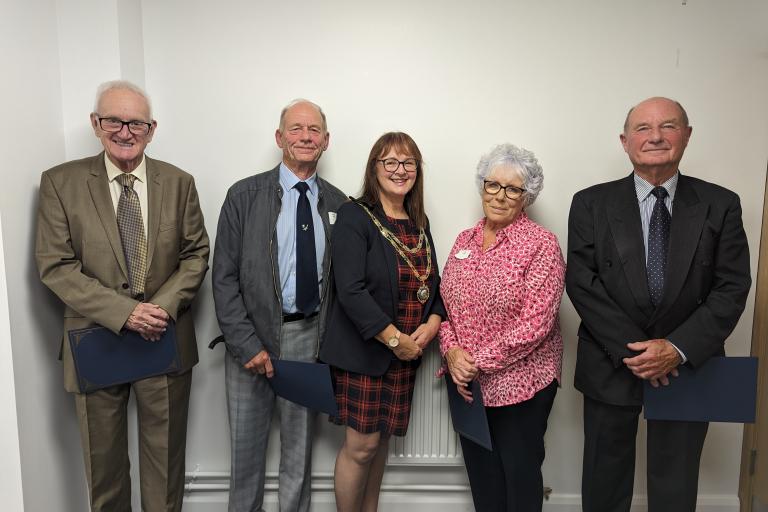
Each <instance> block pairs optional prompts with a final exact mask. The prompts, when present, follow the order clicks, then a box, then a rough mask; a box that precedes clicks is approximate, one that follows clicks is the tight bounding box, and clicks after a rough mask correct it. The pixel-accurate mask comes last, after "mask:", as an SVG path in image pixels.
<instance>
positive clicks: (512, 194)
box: [483, 180, 525, 199]
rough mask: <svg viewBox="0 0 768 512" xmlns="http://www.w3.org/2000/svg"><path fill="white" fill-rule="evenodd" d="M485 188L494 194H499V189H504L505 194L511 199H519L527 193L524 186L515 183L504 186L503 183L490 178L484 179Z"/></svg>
mask: <svg viewBox="0 0 768 512" xmlns="http://www.w3.org/2000/svg"><path fill="white" fill-rule="evenodd" d="M483 190H485V191H486V192H488V193H489V194H491V195H492V196H495V195H496V194H498V193H499V190H503V191H504V195H505V196H507V198H509V199H519V198H520V196H522V195H523V194H525V189H524V188H520V187H516V186H514V185H507V186H506V187H502V186H501V184H499V183H496V182H495V181H488V180H483Z"/></svg>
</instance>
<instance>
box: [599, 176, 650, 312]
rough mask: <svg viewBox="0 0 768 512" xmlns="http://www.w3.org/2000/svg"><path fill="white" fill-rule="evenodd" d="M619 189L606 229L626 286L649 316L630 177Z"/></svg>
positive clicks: (637, 211)
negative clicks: (608, 231) (617, 257)
mask: <svg viewBox="0 0 768 512" xmlns="http://www.w3.org/2000/svg"><path fill="white" fill-rule="evenodd" d="M619 186H620V190H619V191H618V193H617V194H616V196H615V197H614V198H613V201H612V203H610V204H609V205H608V208H607V213H608V225H609V227H610V230H611V234H612V235H613V241H614V243H615V244H616V250H617V251H618V253H619V256H620V258H621V265H622V268H623V269H624V275H625V276H626V278H627V281H628V282H629V288H630V290H629V291H630V293H632V295H633V296H634V297H635V302H636V303H637V305H638V306H639V307H640V309H641V310H642V311H643V312H644V313H645V314H646V315H647V316H651V314H652V313H653V309H654V308H653V306H652V304H651V297H650V295H649V293H648V278H647V276H646V271H645V243H644V241H643V227H642V225H641V224H640V209H639V207H638V204H637V192H636V191H635V183H634V178H633V175H632V174H630V175H629V176H628V177H627V178H626V179H624V180H622V181H621V183H620V185H619ZM618 263H619V262H616V264H618Z"/></svg>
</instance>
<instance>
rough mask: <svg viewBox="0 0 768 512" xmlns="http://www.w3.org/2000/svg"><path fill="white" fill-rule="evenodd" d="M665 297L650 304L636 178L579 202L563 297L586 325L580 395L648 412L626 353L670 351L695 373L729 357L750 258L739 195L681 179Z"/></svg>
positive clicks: (584, 194)
mask: <svg viewBox="0 0 768 512" xmlns="http://www.w3.org/2000/svg"><path fill="white" fill-rule="evenodd" d="M669 244H670V245H669V256H668V261H667V276H666V280H665V289H664V296H663V297H662V300H661V303H660V304H659V306H658V307H657V308H654V307H653V305H652V304H651V299H650V295H649V293H648V284H647V278H646V269H645V245H644V242H643V234H642V227H641V224H640V211H639V207H638V204H637V194H636V192H635V184H634V178H633V175H632V174H630V175H629V176H628V177H626V178H624V179H621V180H617V181H612V182H609V183H603V184H600V185H595V186H593V187H590V188H588V189H585V190H582V191H581V192H578V193H577V194H576V195H575V196H574V197H573V202H572V204H571V211H570V216H569V219H568V269H567V272H566V289H567V291H568V296H569V297H570V298H571V301H572V302H573V305H574V306H575V308H576V311H577V312H578V313H579V316H581V325H580V327H579V345H578V352H577V359H576V378H575V385H576V388H577V389H579V390H580V391H581V392H583V393H584V394H585V395H587V396H590V397H591V398H594V399H596V400H601V401H604V402H607V403H612V404H616V405H639V404H641V403H642V389H643V388H642V380H641V379H639V378H637V377H635V376H634V375H633V374H632V372H630V371H629V370H628V369H627V367H626V366H625V365H624V364H623V363H622V361H621V360H622V358H624V357H632V356H633V355H636V353H634V352H632V351H630V350H629V349H628V348H627V347H626V344H627V343H630V342H634V341H644V340H648V339H655V338H665V339H668V340H669V341H671V342H672V343H674V344H675V345H676V346H677V347H678V348H679V349H680V350H682V352H683V353H684V354H685V355H686V357H687V358H688V364H690V365H692V366H694V367H696V366H699V365H701V364H702V363H704V362H705V361H706V360H707V359H708V358H710V357H712V356H715V355H722V354H724V350H723V345H724V343H725V339H726V338H727V337H728V336H729V335H730V333H731V332H732V331H733V329H734V327H735V326H736V322H737V321H738V320H739V317H740V316H741V313H742V311H743V310H744V304H745V301H746V299H747V294H748V292H749V287H750V284H751V279H750V269H749V248H748V247H747V237H746V234H745V233H744V228H743V226H742V222H741V205H740V203H739V197H738V196H737V195H736V194H734V193H733V192H731V191H729V190H727V189H725V188H723V187H720V186H717V185H714V184H712V183H708V182H706V181H702V180H699V179H696V178H691V177H689V176H683V175H680V177H679V181H678V184H677V191H676V192H675V200H674V203H673V211H672V225H671V228H670V242H669Z"/></svg>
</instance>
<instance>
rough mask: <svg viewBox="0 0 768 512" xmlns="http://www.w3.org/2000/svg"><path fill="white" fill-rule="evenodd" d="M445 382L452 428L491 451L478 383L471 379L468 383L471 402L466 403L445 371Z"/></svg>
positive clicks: (489, 434) (488, 431)
mask: <svg viewBox="0 0 768 512" xmlns="http://www.w3.org/2000/svg"><path fill="white" fill-rule="evenodd" d="M445 383H446V386H447V388H448V407H450V409H451V421H453V430H455V431H456V433H457V434H459V435H462V436H464V437H466V438H467V439H469V440H470V441H474V442H475V443H477V444H479V445H480V446H482V447H483V448H485V449H486V450H490V451H493V445H492V443H491V432H490V430H488V418H487V417H486V415H485V406H484V405H483V393H482V392H481V391H480V383H478V382H477V381H476V380H473V381H472V383H471V384H470V389H471V390H472V398H473V400H472V403H471V404H470V403H468V402H467V401H466V400H464V397H462V396H461V395H460V394H459V391H458V390H457V389H456V383H455V382H453V379H452V378H451V375H450V374H449V373H447V372H446V374H445Z"/></svg>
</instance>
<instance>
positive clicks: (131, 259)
mask: <svg viewBox="0 0 768 512" xmlns="http://www.w3.org/2000/svg"><path fill="white" fill-rule="evenodd" d="M117 180H118V182H119V183H120V185H121V186H122V188H123V191H122V193H121V194H120V200H119V201H118V202H117V229H118V230H119V231H120V240H121V241H122V243H123V254H125V260H126V261H127V262H128V279H129V280H130V282H131V293H132V294H133V296H134V297H138V296H139V295H141V294H143V293H144V283H145V282H146V280H147V237H146V236H144V223H143V222H142V220H141V205H140V203H139V196H138V195H137V194H136V191H135V190H133V182H134V181H135V180H136V176H134V175H133V174H127V173H123V174H121V175H120V176H118V177H117Z"/></svg>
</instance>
